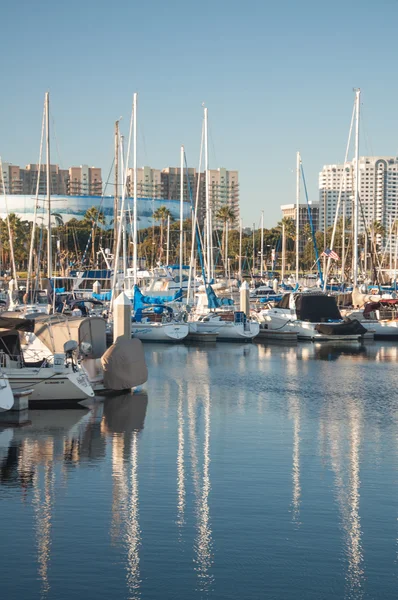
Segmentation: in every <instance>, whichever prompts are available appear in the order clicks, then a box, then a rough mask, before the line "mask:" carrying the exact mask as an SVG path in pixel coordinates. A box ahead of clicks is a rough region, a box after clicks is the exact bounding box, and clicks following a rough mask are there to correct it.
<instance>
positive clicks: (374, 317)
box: [345, 298, 398, 339]
mask: <svg viewBox="0 0 398 600" xmlns="http://www.w3.org/2000/svg"><path fill="white" fill-rule="evenodd" d="M345 314H346V316H347V317H349V318H350V319H357V320H358V321H359V322H360V323H361V324H362V325H363V326H364V327H365V328H366V329H371V330H372V331H373V332H374V337H375V339H396V338H398V299H393V298H380V299H378V300H377V301H373V302H367V303H366V304H365V306H364V307H363V308H361V309H355V310H347V311H345Z"/></svg>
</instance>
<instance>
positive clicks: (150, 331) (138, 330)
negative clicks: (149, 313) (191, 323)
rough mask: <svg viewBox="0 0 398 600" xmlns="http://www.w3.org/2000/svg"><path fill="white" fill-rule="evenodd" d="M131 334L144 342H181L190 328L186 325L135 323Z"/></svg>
mask: <svg viewBox="0 0 398 600" xmlns="http://www.w3.org/2000/svg"><path fill="white" fill-rule="evenodd" d="M131 333H132V335H133V336H134V337H135V338H138V339H139V340H141V341H143V342H180V341H182V340H184V339H185V338H186V337H187V335H188V333H189V327H188V325H187V324H185V323H133V325H132V327H131Z"/></svg>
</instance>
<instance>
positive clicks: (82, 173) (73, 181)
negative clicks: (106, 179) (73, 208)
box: [67, 165, 102, 196]
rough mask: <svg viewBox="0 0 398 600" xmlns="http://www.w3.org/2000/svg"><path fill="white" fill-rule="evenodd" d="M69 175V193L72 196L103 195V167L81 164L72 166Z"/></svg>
mask: <svg viewBox="0 0 398 600" xmlns="http://www.w3.org/2000/svg"><path fill="white" fill-rule="evenodd" d="M68 175H69V177H68V192H67V193H68V194H69V195H70V196H101V194H102V176H101V169H98V168H96V167H89V166H87V165H81V166H80V167H70V169H69V173H68Z"/></svg>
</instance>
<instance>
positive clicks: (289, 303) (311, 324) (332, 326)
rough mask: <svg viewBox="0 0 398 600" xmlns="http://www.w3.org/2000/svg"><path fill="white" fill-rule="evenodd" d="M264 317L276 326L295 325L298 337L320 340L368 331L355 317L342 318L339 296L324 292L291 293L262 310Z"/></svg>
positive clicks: (352, 338)
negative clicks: (273, 305) (337, 301)
mask: <svg viewBox="0 0 398 600" xmlns="http://www.w3.org/2000/svg"><path fill="white" fill-rule="evenodd" d="M260 314H261V318H262V319H263V320H264V321H266V322H267V323H268V324H269V327H270V328H271V329H273V330H279V331H282V330H285V329H286V330H289V328H290V327H291V326H293V328H294V330H295V331H296V332H297V336H298V338H299V339H304V340H313V341H314V340H317V341H324V340H325V341H326V340H328V341H334V342H340V341H359V340H361V339H362V338H363V337H364V336H365V335H367V334H368V331H367V329H366V328H365V327H364V326H363V325H362V324H361V323H359V321H358V320H356V319H348V318H345V319H343V317H342V315H341V313H340V311H339V309H338V306H337V303H336V300H335V298H334V297H333V296H327V295H326V294H324V293H322V292H318V293H315V292H311V293H302V292H300V293H288V294H284V296H283V298H282V300H281V301H280V302H279V303H278V304H277V305H276V306H275V307H274V308H269V309H266V310H264V311H261V313H260Z"/></svg>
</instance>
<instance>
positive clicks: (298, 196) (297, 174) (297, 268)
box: [296, 152, 301, 282]
mask: <svg viewBox="0 0 398 600" xmlns="http://www.w3.org/2000/svg"><path fill="white" fill-rule="evenodd" d="M300 162H301V159H300V152H297V160H296V282H298V278H299V246H300V239H299V238H300Z"/></svg>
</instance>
